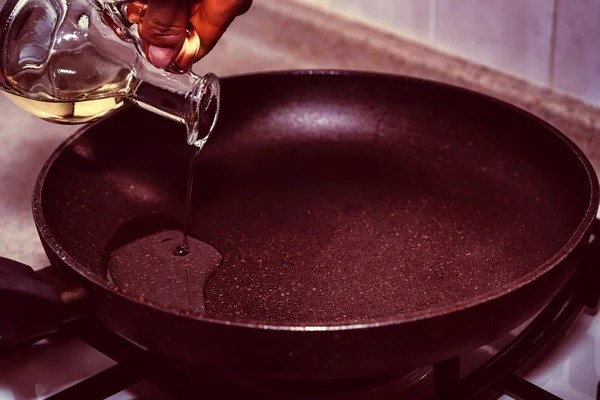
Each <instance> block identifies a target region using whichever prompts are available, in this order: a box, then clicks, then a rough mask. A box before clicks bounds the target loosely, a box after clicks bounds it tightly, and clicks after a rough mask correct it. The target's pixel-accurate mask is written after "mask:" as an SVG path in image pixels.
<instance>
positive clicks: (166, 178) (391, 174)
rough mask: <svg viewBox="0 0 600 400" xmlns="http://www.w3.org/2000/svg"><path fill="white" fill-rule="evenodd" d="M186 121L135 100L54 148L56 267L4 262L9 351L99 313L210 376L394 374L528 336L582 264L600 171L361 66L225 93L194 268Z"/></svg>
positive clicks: (44, 205)
mask: <svg viewBox="0 0 600 400" xmlns="http://www.w3.org/2000/svg"><path fill="white" fill-rule="evenodd" d="M183 129H184V128H183V127H182V126H180V125H178V124H175V123H172V122H170V121H168V120H166V119H163V118H160V117H157V116H155V115H153V114H149V113H147V112H145V111H143V110H140V109H136V108H126V109H124V110H122V111H120V112H118V113H116V114H114V115H112V116H110V117H107V118H105V119H103V120H100V121H98V122H96V123H93V124H91V125H88V126H85V127H84V128H83V129H81V130H79V131H78V132H77V133H76V134H74V135H73V136H72V137H70V138H69V139H68V140H67V141H66V142H65V143H63V144H62V145H61V146H60V147H59V148H58V149H57V150H56V151H55V152H54V153H53V154H52V156H51V157H50V158H49V160H48V161H47V162H46V164H45V165H44V167H43V169H42V171H41V173H40V175H39V179H38V181H37V184H36V186H35V190H34V193H33V215H34V217H35V223H36V226H37V228H38V231H39V237H40V239H41V241H42V244H43V246H44V248H45V251H46V253H47V255H48V258H49V260H50V262H51V267H49V268H48V269H45V270H42V271H41V272H37V273H33V272H32V270H31V269H29V268H28V267H26V266H24V265H22V264H19V263H15V262H13V261H10V260H6V259H3V260H2V264H1V265H2V268H1V269H0V273H1V274H2V277H1V279H0V289H1V291H0V296H1V302H0V311H1V312H0V322H1V323H2V326H3V334H2V339H3V340H4V343H5V344H14V343H18V342H20V341H24V340H33V339H35V338H36V337H38V336H39V335H41V334H45V333H48V332H52V331H55V330H57V329H59V328H60V326H61V323H62V322H64V321H65V320H68V319H72V318H78V317H81V316H91V317H93V318H96V319H98V320H99V321H101V322H102V323H103V324H105V325H106V326H107V327H108V328H109V329H111V330H114V331H115V332H117V333H119V334H121V335H123V336H125V337H126V338H128V339H130V340H132V341H134V342H136V343H138V344H140V345H142V346H145V347H147V348H150V349H152V350H154V351H157V352H160V353H162V354H165V355H167V356H172V357H175V358H177V359H179V360H184V361H189V362H198V363H206V364H210V365H212V366H214V367H215V368H226V369H233V370H240V371H250V372H251V373H252V374H256V375H262V376H269V377H278V378H293V379H327V378H352V377H364V376H375V375H383V374H392V373H397V372H400V371H405V370H408V369H411V368H415V367H419V366H422V365H426V364H431V363H433V362H437V361H440V360H444V359H448V358H450V357H452V356H455V355H457V354H461V353H463V352H466V351H468V350H470V349H474V348H476V347H479V346H481V345H483V344H486V343H489V342H491V341H492V340H494V339H495V338H498V337H499V336H501V335H503V334H505V333H507V332H509V331H510V330H512V329H514V328H516V327H517V326H518V325H519V324H521V323H523V322H524V321H526V320H527V319H528V318H530V317H531V316H533V315H534V314H535V313H536V312H538V311H539V310H540V309H541V308H542V307H543V306H544V305H545V304H546V303H547V302H548V301H549V299H550V298H551V297H552V296H553V295H555V293H556V292H557V291H558V290H559V289H560V288H561V287H562V286H563V285H564V284H565V282H567V280H568V279H569V278H570V277H571V276H572V275H573V272H574V270H575V268H576V267H577V266H578V265H579V264H580V263H582V262H585V261H586V254H587V250H588V247H589V243H588V241H589V238H590V232H591V228H592V225H593V223H594V220H595V214H596V210H597V207H598V201H599V200H598V183H597V178H596V175H595V173H594V171H593V169H592V167H591V165H590V163H589V162H588V160H587V159H586V158H585V156H584V155H583V154H582V152H581V151H580V150H579V149H578V148H577V147H576V146H575V145H574V144H573V143H572V142H571V141H570V140H569V139H567V138H566V137H565V136H564V135H563V134H561V133H560V132H558V131H557V130H556V129H554V128H553V127H551V126H549V125H548V124H546V123H544V122H543V121H541V120H539V119H538V118H536V117H534V116H532V115H530V114H528V113H526V112H524V111H522V110H520V109H517V108H515V107H513V106H511V105H508V104H505V103H503V102H501V101H498V100H495V99H492V98H489V97H486V96H484V95H481V94H478V93H475V92H471V91H468V90H465V89H462V88H457V87H453V86H449V85H446V84H442V83H436V82H430V81H426V80H420V79H415V78H409V77H404V76H395V75H383V74H373V73H361V72H352V71H292V72H271V73H261V74H252V75H243V76H236V77H228V78H225V79H223V80H222V114H221V116H220V119H219V123H218V125H217V128H216V130H215V132H214V133H213V136H212V137H211V139H210V141H209V142H208V144H207V145H206V147H205V148H204V150H203V151H202V153H201V155H200V158H199V160H198V163H197V165H196V175H195V181H194V188H195V190H194V196H193V201H192V204H193V208H192V217H191V223H190V232H191V235H192V239H191V243H192V252H191V253H190V254H189V255H188V256H186V257H191V258H185V260H184V259H183V258H179V259H176V256H174V255H171V253H170V249H171V247H169V246H173V249H174V247H175V246H176V245H178V244H179V243H180V242H179V241H180V240H181V234H180V230H181V228H182V225H183V220H182V219H183V210H184V204H185V183H186V178H187V170H188V163H189V160H190V154H191V149H190V148H189V147H187V146H186V145H185V131H184V130H183ZM173 231H175V232H173ZM161 235H162V236H161ZM140 238H147V240H146V239H144V240H146V241H145V242H143V243H142V244H140V242H138V239H140ZM148 238H149V239H148ZM107 257H108V261H106V258H107ZM111 257H112V258H111ZM115 260H117V261H115ZM111 263H112V264H111ZM218 264H219V265H220V267H218V268H216V266H217V265H218ZM203 293H204V294H205V296H204V299H203V300H202V294H203ZM20 313H24V315H27V317H26V318H23V317H22V316H20Z"/></svg>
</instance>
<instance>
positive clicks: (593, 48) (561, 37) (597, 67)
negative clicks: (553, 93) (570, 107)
mask: <svg viewBox="0 0 600 400" xmlns="http://www.w3.org/2000/svg"><path fill="white" fill-rule="evenodd" d="M557 1H558V3H557V5H556V28H555V29H556V31H555V48H554V60H553V63H554V65H553V71H554V74H553V75H554V77H553V81H552V86H553V88H555V89H557V90H559V91H563V92H567V93H569V94H571V95H575V96H577V97H579V98H581V99H582V100H584V101H587V102H589V103H592V104H596V105H600V2H599V1H598V0H557Z"/></svg>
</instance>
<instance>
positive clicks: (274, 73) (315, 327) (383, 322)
mask: <svg viewBox="0 0 600 400" xmlns="http://www.w3.org/2000/svg"><path fill="white" fill-rule="evenodd" d="M290 75H291V76H307V75H308V76H310V75H320V76H323V75H337V76H356V77H374V78H384V79H394V80H404V81H409V82H413V83H423V84H427V85H430V86H438V87H441V88H445V89H452V90H454V91H458V92H462V93H466V94H469V95H471V96H479V97H480V98H482V99H483V100H485V101H488V102H491V103H496V104H498V105H499V106H502V107H505V108H510V109H512V110H513V111H514V112H517V113H520V114H521V115H522V116H524V117H527V118H529V119H531V120H532V121H534V122H536V123H538V124H540V125H541V126H543V127H545V128H546V129H547V130H548V131H549V132H551V133H552V134H554V135H555V136H556V137H557V138H558V139H560V140H562V142H563V143H564V144H565V145H566V146H568V148H569V149H570V150H571V151H572V152H573V154H574V155H575V156H576V157H577V159H578V161H579V163H580V165H581V166H582V167H583V168H584V170H585V172H586V173H587V175H588V181H589V184H590V187H589V189H590V198H589V202H588V206H587V210H586V212H585V214H584V215H583V217H582V219H581V221H580V223H579V225H578V226H577V228H576V229H575V230H574V231H573V233H572V234H571V236H570V238H569V239H568V240H567V241H566V243H565V244H564V245H563V246H562V247H561V248H560V249H559V250H558V251H557V252H555V253H554V255H553V256H552V257H550V258H549V259H547V260H546V261H545V262H544V263H542V264H539V265H538V266H537V267H535V268H534V269H532V270H531V271H530V272H528V273H527V274H525V275H523V276H521V277H520V278H518V279H515V280H512V281H510V282H508V283H507V284H505V285H503V286H501V287H499V288H497V289H495V290H491V291H489V292H486V293H485V294H482V295H479V296H474V297H471V298H468V299H466V300H462V301H459V302H453V303H448V304H443V305H440V306H437V307H434V308H430V309H426V310H421V311H415V312H411V313H406V314H396V315H391V316H387V317H381V318H373V319H369V320H365V321H361V322H348V323H343V322H342V323H340V322H318V323H314V324H301V323H294V324H268V323H265V322H264V321H258V320H239V321H238V320H226V319H219V318H215V317H209V316H202V315H194V314H190V313H189V312H186V311H184V310H181V309H178V308H172V307H168V306H163V305H159V304H154V303H148V302H146V301H142V300H140V299H139V298H137V297H135V296H133V295H127V294H125V293H122V292H120V291H114V290H113V289H112V288H111V287H109V286H108V285H107V283H106V282H105V281H104V280H102V279H101V278H100V277H99V276H98V275H96V274H93V273H91V272H89V271H87V270H86V269H85V268H84V267H83V266H82V265H81V263H79V262H78V261H77V260H76V259H75V258H74V257H72V256H70V255H69V254H68V253H67V252H66V250H65V249H64V248H63V247H62V246H60V245H59V243H58V241H57V239H56V237H55V236H54V234H53V233H52V231H51V229H50V228H49V226H48V224H47V223H46V219H45V217H44V214H43V207H42V203H43V201H42V198H43V189H44V186H45V182H46V177H47V175H48V172H49V171H50V169H51V168H52V166H53V165H54V162H55V161H56V160H57V159H58V158H59V157H60V156H61V154H62V153H63V152H64V151H65V150H66V149H68V148H69V147H70V145H71V144H72V143H73V142H75V141H76V140H78V139H79V138H80V137H81V136H83V135H84V134H86V132H87V131H89V130H91V129H92V128H93V127H94V126H96V125H97V124H100V123H102V122H103V121H104V120H105V118H108V117H110V116H107V117H104V118H101V119H100V120H97V121H95V122H92V123H89V124H86V125H84V126H82V127H81V128H79V129H78V130H76V131H75V132H74V133H73V134H72V135H71V136H69V137H68V138H67V139H66V140H64V141H63V142H62V143H61V144H60V145H59V146H58V147H57V148H56V149H55V150H54V151H53V152H52V154H51V155H50V156H49V157H48V159H47V160H46V162H45V163H44V165H43V166H42V168H41V170H40V172H39V174H38V177H37V180H36V182H35V186H34V189H33V194H32V211H33V219H34V222H35V224H36V228H37V230H38V233H39V235H40V238H41V240H42V241H43V242H45V243H46V245H47V246H48V247H49V249H50V250H51V251H52V252H53V253H54V254H55V255H57V256H58V257H60V258H61V259H62V260H63V262H64V263H65V264H66V265H67V266H68V267H69V269H71V270H72V271H73V272H74V273H76V274H77V275H79V276H80V277H81V278H82V279H84V280H85V281H88V282H91V283H92V284H94V285H96V286H99V287H100V288H101V289H103V290H106V291H109V292H111V294H112V295H115V296H120V297H122V298H123V299H124V300H127V301H132V302H135V303H137V304H138V305H140V306H143V307H150V308H152V309H154V310H156V311H160V312H164V313H169V314H174V315H176V316H177V317H180V318H186V319H191V320H196V321H197V322H205V323H209V324H217V325H224V326H234V327H239V328H249V329H256V328H260V329H268V330H277V331H295V332H297V331H306V332H318V331H347V330H357V329H360V330H362V329H365V328H371V327H383V326H392V325H393V326H395V325H401V324H408V323H413V322H417V321H421V320H427V319H433V318H436V317H441V316H449V315H452V314H454V313H458V312H461V311H465V310H467V309H470V308H474V307H477V306H478V305H480V304H482V303H487V302H490V301H493V300H497V299H499V298H501V297H503V296H507V295H509V294H510V293H512V292H515V291H517V290H519V289H521V288H523V287H525V286H528V285H530V284H533V283H534V282H535V281H536V280H537V279H538V278H540V277H541V276H542V275H544V274H546V273H549V272H550V271H551V270H552V269H554V268H555V267H557V266H558V265H559V264H560V263H562V262H563V261H564V260H565V259H566V258H567V257H569V256H570V255H571V254H572V253H573V252H574V251H575V250H576V248H577V247H578V246H580V245H581V244H582V241H583V240H584V239H585V238H586V237H587V236H588V234H589V233H590V231H591V229H592V226H593V223H594V221H595V219H596V215H597V213H598V208H599V205H600V204H599V203H600V196H599V182H598V178H597V174H596V172H595V170H594V168H593V166H592V164H591V162H590V160H589V159H588V158H587V157H586V156H585V154H584V153H583V151H582V150H581V149H580V148H579V147H578V146H577V145H576V144H575V143H574V142H573V141H572V140H571V139H570V138H569V137H567V136H566V135H565V134H564V133H562V132H561V131H560V130H558V129H557V128H556V127H554V126H553V125H551V124H550V123H548V122H546V121H544V120H543V119H541V118H539V117H537V116H536V115H534V114H532V113H531V112H529V111H526V110H524V109H522V108H519V107H517V106H515V105H513V104H511V103H508V102H506V101H504V100H500V99H498V98H495V97H492V96H489V95H486V94H483V93H481V92H477V91H474V90H471V89H468V88H465V87H462V86H457V85H453V84H449V83H446V82H441V81H436V80H432V79H424V78H419V77H413V76H410V75H402V74H392V73H384V72H371V71H361V70H352V69H288V70H268V71H262V72H253V73H244V74H237V75H228V76H226V77H222V78H220V80H221V81H227V82H231V81H235V80H237V79H252V78H257V77H271V78H275V77H286V76H290ZM127 108H128V107H124V108H122V109H120V110H118V111H117V113H119V112H124V111H125V110H126V109H127ZM111 115H114V114H111Z"/></svg>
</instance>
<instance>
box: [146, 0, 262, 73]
mask: <svg viewBox="0 0 600 400" xmlns="http://www.w3.org/2000/svg"><path fill="white" fill-rule="evenodd" d="M251 5H252V0H148V6H147V9H146V11H145V13H144V20H143V25H142V24H140V25H139V34H140V36H141V38H142V41H143V42H144V50H145V52H146V55H147V57H148V59H149V60H150V62H151V63H152V64H154V66H156V67H158V68H165V67H167V66H169V65H170V64H171V63H172V62H173V61H174V60H175V57H177V55H178V54H179V51H180V49H181V47H182V45H183V43H184V40H185V37H186V28H187V27H188V24H189V23H191V24H192V25H193V27H194V29H195V30H196V32H197V33H198V35H199V37H200V50H199V51H198V53H197V54H196V57H195V59H194V60H193V61H194V62H195V61H198V60H199V59H201V58H202V57H204V56H205V55H206V54H208V53H209V52H210V51H211V50H212V49H213V47H214V46H215V45H216V44H217V42H218V41H219V39H220V38H221V36H222V35H223V33H225V31H226V30H227V28H228V27H229V25H230V24H231V23H232V22H233V20H234V19H235V18H236V17H238V16H239V15H242V14H244V13H245V12H246V11H248V9H249V8H250V6H251Z"/></svg>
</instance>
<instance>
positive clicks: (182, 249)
mask: <svg viewBox="0 0 600 400" xmlns="http://www.w3.org/2000/svg"><path fill="white" fill-rule="evenodd" d="M205 143H206V140H202V141H200V142H198V144H196V150H195V151H194V154H193V155H192V159H191V160H190V167H189V170H188V177H187V189H186V194H185V211H184V214H183V242H182V243H181V245H179V246H177V248H176V249H175V251H174V252H173V255H176V256H186V255H188V254H189V252H190V246H189V243H188V227H189V219H190V209H191V206H192V189H193V187H194V175H195V171H196V162H197V161H198V156H199V155H200V152H201V151H202V148H203V147H204V144H205Z"/></svg>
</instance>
